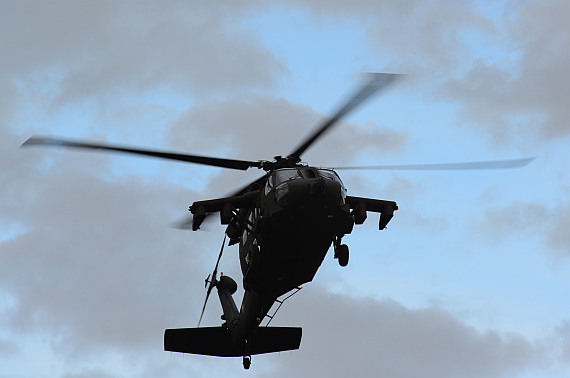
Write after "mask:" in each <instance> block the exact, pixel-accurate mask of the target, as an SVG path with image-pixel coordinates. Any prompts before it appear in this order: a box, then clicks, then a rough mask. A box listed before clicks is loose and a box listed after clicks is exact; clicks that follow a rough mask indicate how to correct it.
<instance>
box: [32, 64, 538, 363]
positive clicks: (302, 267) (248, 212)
mask: <svg viewBox="0 0 570 378" xmlns="http://www.w3.org/2000/svg"><path fill="white" fill-rule="evenodd" d="M399 76H400V75H397V74H387V73H372V74H370V76H369V77H368V80H367V81H366V82H365V83H364V85H363V86H362V87H360V88H359V89H358V90H357V91H356V92H355V94H354V95H353V96H351V97H349V99H348V101H346V102H345V103H344V105H343V106H342V107H340V108H339V110H338V111H337V112H336V113H335V114H334V115H333V116H332V117H330V118H329V119H327V120H326V122H324V123H323V124H322V125H320V126H319V127H318V128H316V129H315V131H314V132H313V133H312V134H310V135H309V136H308V137H307V138H306V139H305V140H304V141H303V142H302V143H300V145H299V146H298V147H297V148H296V149H295V150H294V151H293V152H292V153H290V154H289V155H287V156H286V157H281V156H276V157H275V159H274V160H273V161H265V160H260V161H245V160H235V159H223V158H215V157H206V156H197V155H188V154H180V153H172V152H161V151H151V150H146V149H135V148H128V147H119V146H111V145H107V144H98V143H87V142H81V141H70V140H64V139H58V138H51V137H31V138H30V139H28V140H27V141H26V142H24V144H23V145H22V146H30V145H48V146H61V147H68V148H80V149H92V150H102V151H114V152H122V153H130V154H139V155H146V156H151V157H157V158H163V159H171V160H178V161H184V162H189V163H196V164H204V165H210V166H216V167H222V168H229V169H237V170H247V169H249V168H259V169H262V170H264V171H265V174H264V175H263V176H262V177H260V178H259V179H257V180H255V181H254V182H252V183H250V184H248V185H247V186H245V187H243V188H241V189H239V190H237V191H236V192H235V193H233V194H232V195H230V196H228V197H224V198H217V199H210V200H205V201H196V202H194V203H193V204H192V205H191V206H190V208H189V210H190V211H191V213H192V215H193V218H192V221H191V227H192V230H194V231H195V230H198V229H199V228H200V225H201V224H202V222H203V221H204V220H205V218H206V216H207V215H208V214H211V213H216V212H219V213H220V221H221V223H222V224H224V225H227V228H226V231H225V236H224V242H223V243H222V248H221V249H220V253H219V256H218V260H217V262H216V265H215V268H214V271H213V273H212V274H211V275H210V276H208V278H206V286H207V294H206V300H205V302H204V306H203V308H202V313H201V314H200V320H199V322H198V328H180V329H167V330H166V331H165V334H164V349H165V350H167V351H173V352H181V353H192V354H202V355H212V356H222V357H243V365H244V367H245V368H246V369H248V368H249V367H250V364H251V355H254V354H262V353H271V352H279V351H285V350H293V349H298V348H299V346H300V343H301V328H297V327H269V326H260V323H261V321H262V320H263V319H264V318H265V317H271V316H270V315H269V314H268V312H269V310H270V308H271V307H272V306H273V305H274V303H275V302H276V301H278V302H279V303H282V301H279V300H278V299H279V298H280V297H282V296H283V295H285V294H287V293H289V292H292V291H293V290H295V289H297V290H298V289H299V287H300V285H302V284H304V283H307V282H310V281H312V279H313V277H314V276H315V274H316V272H317V270H318V269H319V267H320V265H321V263H322V261H323V259H324V257H325V255H326V253H327V251H328V250H329V248H330V246H331V244H332V245H333V247H334V257H335V258H336V259H338V263H339V264H340V265H341V266H346V265H347V264H348V260H349V251H348V246H346V245H345V244H343V243H342V238H343V236H345V235H347V234H350V233H351V232H352V230H353V227H354V225H355V224H356V225H359V224H362V223H363V222H364V221H365V220H366V218H367V212H376V213H380V220H379V225H378V227H379V229H380V230H383V229H384V228H385V227H386V225H387V224H388V222H389V221H390V220H391V219H392V216H393V214H394V211H396V210H397V209H398V206H397V205H396V202H394V201H386V200H379V199H372V198H364V197H353V196H349V195H347V191H346V188H345V187H344V185H343V183H342V181H341V179H340V177H339V176H338V174H337V173H336V172H335V170H338V169H392V170H397V169H400V170H404V169H414V170H424V169H497V168H514V167H521V166H524V165H526V164H528V163H530V162H531V161H532V160H533V159H534V158H527V159H517V160H500V161H484V162H468V163H451V164H420V165H393V166H373V167H340V168H334V169H325V168H317V167H314V166H309V165H306V164H302V163H301V155H302V154H303V153H304V152H305V151H306V150H307V149H308V148H309V147H311V146H312V145H313V143H315V141H317V140H318V139H319V138H320V137H321V136H322V135H323V134H324V133H325V132H327V131H328V130H330V128H331V127H332V126H334V125H335V124H337V123H338V121H339V120H340V119H341V118H343V117H344V116H346V115H347V114H348V113H349V112H351V111H352V110H354V109H355V108H356V107H357V106H358V105H361V104H362V103H363V102H364V101H365V100H366V99H368V98H369V97H370V96H371V95H373V94H374V93H376V92H378V91H379V90H381V89H384V88H386V87H387V86H388V85H389V84H391V83H393V82H394V81H395V80H396V79H397V78H398V77H399ZM226 236H227V237H228V238H229V245H232V244H237V243H239V260H240V265H241V270H242V274H243V288H244V297H243V300H242V304H241V308H240V310H238V308H237V306H236V304H235V302H234V300H233V297H232V294H233V293H235V291H236V290H237V284H236V282H235V281H234V280H233V279H231V278H230V277H228V276H224V275H222V276H220V277H219V278H218V276H217V272H218V265H219V262H220V258H221V256H222V252H223V248H224V245H225V243H226ZM214 287H215V288H216V289H217V292H218V296H219V299H220V302H221V305H222V309H223V315H222V319H223V320H224V323H223V324H222V325H221V326H218V327H199V325H200V321H201V319H202V316H203V314H204V310H205V307H206V303H207V301H208V298H209V296H210V293H211V291H212V290H213V288H214Z"/></svg>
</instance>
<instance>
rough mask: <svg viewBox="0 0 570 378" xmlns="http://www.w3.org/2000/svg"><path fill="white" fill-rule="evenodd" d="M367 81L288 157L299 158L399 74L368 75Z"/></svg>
mask: <svg viewBox="0 0 570 378" xmlns="http://www.w3.org/2000/svg"><path fill="white" fill-rule="evenodd" d="M369 75H370V77H369V79H368V81H367V82H366V83H365V84H364V85H363V86H362V87H361V88H360V89H359V90H358V91H357V92H356V93H355V94H354V95H353V96H351V97H349V99H348V101H347V102H346V103H345V104H344V105H343V106H342V107H341V108H340V109H339V110H338V111H337V112H336V113H335V114H334V115H333V116H332V117H330V118H329V119H328V120H327V121H326V122H325V123H324V124H323V125H321V126H320V127H319V128H318V129H316V131H315V132H314V133H313V134H312V135H311V136H309V137H308V138H307V139H306V140H305V141H304V142H303V143H302V144H301V145H300V146H299V147H298V148H297V149H296V150H295V151H293V152H292V153H291V154H290V155H289V157H294V158H300V157H301V154H302V153H303V152H305V151H306V150H307V149H308V148H309V147H310V146H311V145H312V144H313V143H314V142H315V141H316V140H317V139H318V138H319V137H320V136H321V135H323V134H324V133H325V132H326V131H327V130H328V129H330V127H331V126H333V125H335V124H336V123H337V122H338V121H339V120H340V119H341V118H342V117H344V116H346V115H347V114H348V113H349V112H350V111H352V110H353V109H354V108H356V107H357V106H359V105H361V104H362V103H363V102H364V101H365V100H366V99H368V98H369V97H370V96H372V95H373V94H374V93H376V92H378V91H379V90H381V89H383V88H385V87H387V86H388V85H389V84H390V83H392V82H393V81H394V80H395V79H396V78H397V77H398V76H401V75H399V74H388V73H370V74H369Z"/></svg>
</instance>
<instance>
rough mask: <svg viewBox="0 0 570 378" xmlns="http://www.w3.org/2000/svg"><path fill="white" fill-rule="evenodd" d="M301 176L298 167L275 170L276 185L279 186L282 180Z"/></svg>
mask: <svg viewBox="0 0 570 378" xmlns="http://www.w3.org/2000/svg"><path fill="white" fill-rule="evenodd" d="M300 177H301V175H300V174H299V171H297V169H280V170H278V171H277V172H275V186H278V185H279V184H281V183H282V182H285V181H289V180H294V179H296V178H300Z"/></svg>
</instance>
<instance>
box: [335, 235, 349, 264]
mask: <svg viewBox="0 0 570 378" xmlns="http://www.w3.org/2000/svg"><path fill="white" fill-rule="evenodd" d="M348 255H349V254H348V246H347V245H346V244H340V240H339V242H338V244H337V243H335V246H334V258H335V259H338V265H340V266H343V267H344V266H347V265H348Z"/></svg>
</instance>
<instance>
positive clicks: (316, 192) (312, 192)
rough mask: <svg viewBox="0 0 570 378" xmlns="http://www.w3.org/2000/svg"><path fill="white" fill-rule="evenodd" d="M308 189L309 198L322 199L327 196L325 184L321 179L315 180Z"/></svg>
mask: <svg viewBox="0 0 570 378" xmlns="http://www.w3.org/2000/svg"><path fill="white" fill-rule="evenodd" d="M309 188H310V189H309V196H310V197H311V198H314V199H318V198H323V197H325V195H326V194H327V182H326V180H325V179H323V178H318V179H316V180H315V181H314V182H312V183H311V185H310V187H309Z"/></svg>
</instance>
